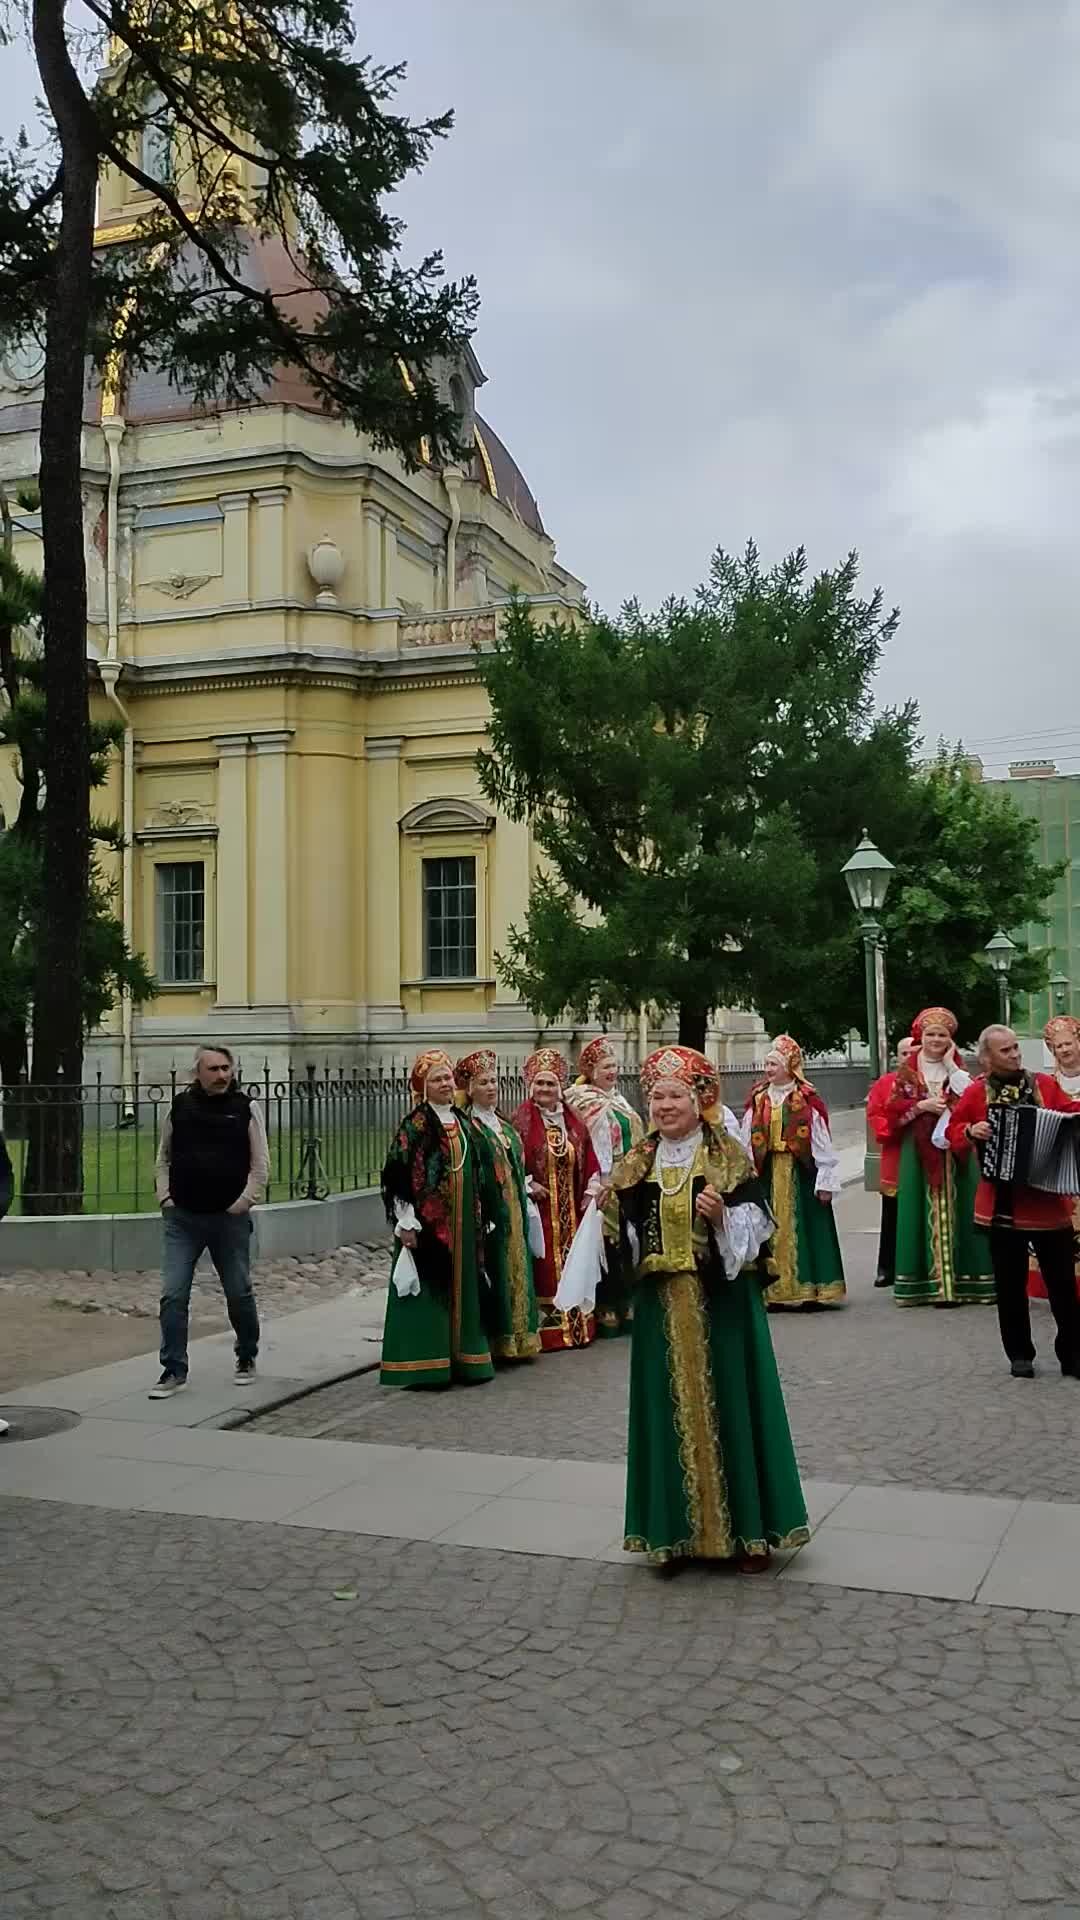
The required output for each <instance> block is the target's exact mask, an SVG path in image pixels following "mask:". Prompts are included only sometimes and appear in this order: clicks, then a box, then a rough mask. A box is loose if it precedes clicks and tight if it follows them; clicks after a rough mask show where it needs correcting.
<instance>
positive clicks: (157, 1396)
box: [146, 1373, 187, 1400]
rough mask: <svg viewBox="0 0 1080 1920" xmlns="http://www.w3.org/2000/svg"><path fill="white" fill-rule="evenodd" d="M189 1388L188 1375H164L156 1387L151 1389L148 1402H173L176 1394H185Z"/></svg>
mask: <svg viewBox="0 0 1080 1920" xmlns="http://www.w3.org/2000/svg"><path fill="white" fill-rule="evenodd" d="M186 1386H187V1374H186V1373H185V1374H183V1375H181V1374H179V1373H163V1374H162V1376H161V1379H160V1380H159V1381H158V1383H157V1386H156V1387H151V1389H150V1391H149V1393H148V1394H147V1396H146V1397H147V1399H148V1400H171V1399H172V1397H173V1394H174V1393H183V1391H184V1388H185V1387H186Z"/></svg>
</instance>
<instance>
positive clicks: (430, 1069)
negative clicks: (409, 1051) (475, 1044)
mask: <svg viewBox="0 0 1080 1920" xmlns="http://www.w3.org/2000/svg"><path fill="white" fill-rule="evenodd" d="M439 1067H448V1068H449V1069H450V1072H451V1073H453V1071H454V1063H453V1061H452V1060H451V1058H450V1055H449V1054H448V1053H444V1052H443V1049H442V1048H441V1047H426V1048H425V1050H424V1052H423V1053H418V1054H417V1056H416V1059H415V1060H414V1061H413V1070H412V1072H411V1074H410V1075H409V1085H410V1087H411V1088H412V1090H413V1092H414V1093H415V1094H418V1095H419V1097H420V1099H421V1100H423V1099H425V1098H426V1096H427V1083H428V1081H429V1080H430V1079H431V1076H432V1074H433V1073H434V1072H435V1071H436V1070H437V1069H438V1068H439Z"/></svg>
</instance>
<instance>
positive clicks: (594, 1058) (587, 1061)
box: [578, 1033, 619, 1080]
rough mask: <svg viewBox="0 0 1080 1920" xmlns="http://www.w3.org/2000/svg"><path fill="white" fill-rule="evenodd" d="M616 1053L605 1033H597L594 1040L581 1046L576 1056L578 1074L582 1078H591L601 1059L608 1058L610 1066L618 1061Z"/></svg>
mask: <svg viewBox="0 0 1080 1920" xmlns="http://www.w3.org/2000/svg"><path fill="white" fill-rule="evenodd" d="M618 1058H619V1056H618V1054H617V1053H616V1051H615V1049H614V1047H613V1046H612V1044H611V1041H610V1040H609V1039H608V1037H607V1034H606V1033H598V1034H597V1036H596V1039H595V1040H590V1041H589V1043H588V1046H585V1047H582V1049H581V1053H580V1055H579V1057H578V1074H579V1076H580V1078H581V1079H582V1080H591V1079H592V1077H593V1074H594V1073H595V1072H596V1069H597V1067H598V1066H599V1065H600V1062H601V1060H610V1061H611V1064H612V1066H615V1065H616V1064H617V1063H618Z"/></svg>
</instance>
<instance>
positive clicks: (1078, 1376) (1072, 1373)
mask: <svg viewBox="0 0 1080 1920" xmlns="http://www.w3.org/2000/svg"><path fill="white" fill-rule="evenodd" d="M1061 1377H1062V1379H1063V1380H1080V1367H1062V1369H1061Z"/></svg>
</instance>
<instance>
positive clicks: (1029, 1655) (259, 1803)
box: [0, 1499, 1080, 1920]
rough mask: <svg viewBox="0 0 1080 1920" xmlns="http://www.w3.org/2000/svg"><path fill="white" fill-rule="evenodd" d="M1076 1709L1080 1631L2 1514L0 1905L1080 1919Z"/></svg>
mask: <svg viewBox="0 0 1080 1920" xmlns="http://www.w3.org/2000/svg"><path fill="white" fill-rule="evenodd" d="M338 1596H340V1597H338ZM1078 1697H1080V1622H1078V1621H1077V1620H1075V1619H1070V1620H1067V1619H1060V1618H1054V1617H1052V1616H1047V1615H1043V1614H1039V1613H1033V1612H1030V1611H1020V1610H1016V1609H1011V1610H1006V1611H999V1610H997V1609H994V1608H987V1607H978V1606H971V1605H968V1604H963V1603H960V1604H957V1603H952V1602H942V1601H930V1600H926V1599H918V1598H904V1597H896V1596H886V1595H881V1594H876V1593H859V1592H850V1591H849V1592H839V1591H837V1590H835V1589H829V1588H824V1587H822V1588H814V1587H809V1586H805V1585H797V1584H795V1583H794V1582H793V1581H792V1580H791V1579H790V1578H788V1577H784V1578H782V1579H780V1580H779V1581H775V1582H774V1581H753V1580H740V1579H738V1578H737V1577H727V1576H725V1575H724V1574H714V1573H710V1572H708V1571H705V1570H698V1569H694V1570H692V1571H690V1572H688V1573H687V1574H685V1575H684V1576H683V1577H682V1578H681V1579H680V1580H679V1581H676V1582H675V1583H674V1584H668V1583H665V1582H661V1581H658V1580H655V1579H653V1578H651V1577H648V1576H644V1575H641V1574H640V1572H639V1571H638V1570H637V1569H635V1568H632V1567H627V1566H625V1565H623V1566H616V1565H612V1564H610V1563H608V1562H606V1561H594V1560H581V1559H567V1558H563V1559H553V1558H543V1557H537V1556H532V1555H526V1554H507V1553H493V1552H488V1551H484V1550H481V1549H466V1548H461V1547H449V1546H437V1545H431V1544H423V1543H417V1542H413V1541H396V1540H386V1539H364V1540H358V1539H355V1538H351V1537H349V1536H347V1535H342V1534H338V1533H326V1532H321V1531H319V1530H317V1529H306V1530H297V1529H294V1528H291V1527H287V1526H280V1525H260V1524H257V1523H254V1522H248V1523H245V1522H235V1521H231V1520H230V1521H225V1520H218V1521H215V1520H207V1519H196V1518H192V1517H190V1516H179V1515H169V1514H148V1513H128V1514H120V1513H113V1512H102V1511H100V1510H95V1509H90V1508H81V1509H80V1508H72V1507H67V1508H64V1507H58V1506H54V1505H38V1504H36V1503H33V1502H27V1501H4V1500H2V1499H0V1778H2V1781H3V1787H2V1790H0V1912H2V1913H3V1915H4V1920H43V1917H44V1916H45V1915H58V1916H61V1920H414V1917H416V1920H419V1916H425V1920H427V1917H428V1916H433V1915H436V1914H440V1913H449V1914H453V1913H458V1914H461V1915H462V1916H464V1920H507V1916H513V1920H549V1916H562V1915H568V1914H573V1915H576V1916H579V1920H676V1917H677V1920H687V1917H688V1916H691V1917H692V1916H701V1917H702V1920H710V1917H711V1916H735V1920H931V1916H932V1920H960V1916H965V1920H983V1916H1002V1920H1011V1917H1012V1916H1015V1915H1018V1914H1023V1915H1024V1916H1025V1920H1078V1917H1080V1831H1078V1828H1077V1822H1076V1810H1077V1805H1078V1801H1080V1787H1078V1780H1080V1767H1078V1761H1077V1750H1076V1701H1077V1698H1078Z"/></svg>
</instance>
